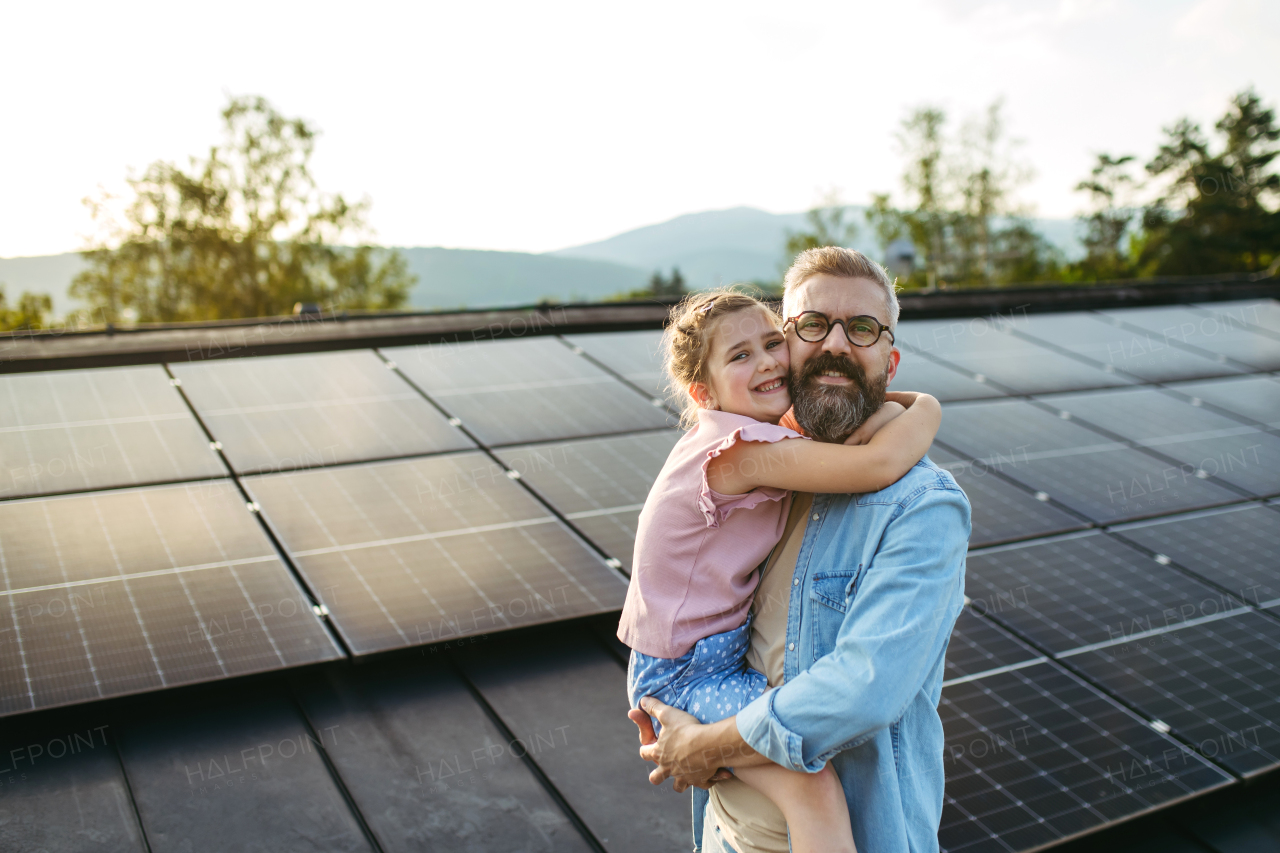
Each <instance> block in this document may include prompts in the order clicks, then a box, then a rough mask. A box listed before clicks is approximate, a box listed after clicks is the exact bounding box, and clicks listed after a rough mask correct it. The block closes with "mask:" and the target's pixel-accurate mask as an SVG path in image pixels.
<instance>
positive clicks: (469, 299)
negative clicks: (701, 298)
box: [400, 248, 650, 309]
mask: <svg viewBox="0 0 1280 853" xmlns="http://www.w3.org/2000/svg"><path fill="white" fill-rule="evenodd" d="M400 251H401V252H402V253H404V255H405V259H406V260H407V261H408V262H409V270H410V271H411V272H413V273H414V274H416V275H417V276H418V284H417V286H416V287H415V288H414V289H413V292H412V293H411V294H410V296H409V302H410V304H411V305H413V307H414V308H425V309H432V308H461V307H467V308H489V307H494V306H500V305H528V304H531V303H534V302H538V301H539V300H541V299H552V300H559V301H564V302H571V301H574V302H576V301H583V302H588V301H595V300H599V299H603V298H604V297H606V296H612V295H614V294H617V293H623V292H625V291H628V290H634V289H636V288H639V287H643V286H644V285H645V283H646V282H648V280H649V275H650V273H649V272H648V271H647V270H644V269H641V268H638V267H632V266H626V265H624V264H619V263H610V262H609V261H604V260H594V259H583V258H566V257H556V256H554V255H534V254H529V253H527V252H491V251H485V250H480V249H440V248H402V249H400Z"/></svg>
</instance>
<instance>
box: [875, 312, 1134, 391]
mask: <svg viewBox="0 0 1280 853" xmlns="http://www.w3.org/2000/svg"><path fill="white" fill-rule="evenodd" d="M1020 322H1022V321H1021V320H1020V319H1018V318H1013V319H1010V318H1003V317H1001V318H988V317H975V318H972V319H967V320H964V321H961V320H955V321H947V320H912V321H910V322H905V323H901V324H899V326H898V332H897V344H898V347H899V348H900V349H902V350H903V352H904V354H906V353H923V354H927V355H928V356H930V357H931V358H933V359H934V360H937V361H943V362H948V363H951V364H954V365H957V366H959V367H961V368H963V369H965V370H967V371H969V372H970V373H972V374H977V375H981V376H983V377H985V378H986V379H989V380H993V381H995V382H997V383H999V384H1000V385H1001V386H1003V387H1005V388H1009V389H1011V390H1013V391H1014V392H1015V393H1018V394H1046V393H1051V392H1054V391H1076V390H1082V389H1086V388H1109V387H1115V386H1121V385H1131V384H1133V380H1132V379H1129V378H1126V377H1124V376H1121V375H1120V374H1118V373H1107V372H1106V371H1104V370H1102V369H1101V368H1100V367H1097V366H1095V365H1094V363H1093V362H1092V361H1091V360H1084V359H1080V358H1074V357H1071V356H1069V355H1064V354H1063V353H1061V352H1059V351H1058V350H1056V349H1053V348H1050V347H1047V346H1043V345H1040V344H1036V343H1032V342H1031V341H1030V340H1028V339H1026V338H1022V337H1019V336H1017V335H1014V334H1011V333H1010V331H1009V329H1017V328H1018V324H1019V323H1020Z"/></svg>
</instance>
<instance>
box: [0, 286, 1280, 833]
mask: <svg viewBox="0 0 1280 853" xmlns="http://www.w3.org/2000/svg"><path fill="white" fill-rule="evenodd" d="M659 341H660V334H659V333H657V332H624V333H602V334H592V335H574V336H568V337H566V338H557V337H553V336H551V337H539V338H528V339H517V340H507V341H496V342H479V343H469V344H452V345H439V346H424V347H398V348H393V349H387V350H383V351H375V350H355V351H348V352H341V353H327V354H313V355H299V356H274V357H266V358H234V359H226V360H221V361H210V362H203V363H191V364H174V365H170V366H167V367H162V366H154V367H141V368H104V369H97V370H90V371H65V372H56V373H45V374H27V375H22V376H5V377H0V395H3V396H4V397H5V398H6V399H7V401H8V404H7V405H6V406H4V407H0V408H2V410H3V411H2V413H0V451H3V453H4V459H5V461H6V463H9V462H10V460H15V461H14V462H13V463H11V464H8V465H6V466H5V468H6V469H7V470H6V472H5V476H6V482H5V483H4V488H3V489H2V490H0V572H2V577H3V581H4V584H5V593H6V598H7V600H8V607H7V608H6V607H0V635H3V642H0V715H12V714H19V713H23V712H28V711H32V710H39V709H47V708H51V707H53V706H58V705H73V704H78V703H85V702H92V701H93V700H97V699H101V698H107V697H111V696H120V695H123V694H130V693H141V692H146V691H154V690H159V689H162V688H165V687H173V686H178V685H184V684H192V683H195V682H202V681H215V680H219V679H223V678H229V677H233V676H237V675H244V674H249V673H263V672H268V671H272V670H288V671H290V672H297V671H299V670H298V668H299V667H303V666H305V665H307V664H313V663H321V662H324V661H330V660H335V659H339V658H343V657H345V656H348V655H355V656H360V655H367V654H372V653H375V652H383V651H388V650H392V649H397V648H405V647H410V646H424V647H426V648H425V649H424V657H422V658H399V659H396V660H399V661H401V663H395V662H393V661H386V662H384V663H383V664H371V665H370V667H369V668H361V669H360V670H350V671H348V670H346V669H334V668H320V669H316V668H311V669H307V670H305V671H302V674H301V675H299V676H297V677H296V678H293V679H292V680H290V681H289V682H288V686H280V687H265V688H263V689H262V690H261V691H259V693H258V694H256V695H255V698H254V700H253V702H252V703H250V704H249V705H245V704H241V705H234V704H227V703H226V702H223V700H222V699H220V698H217V697H216V696H215V697H214V698H212V699H210V698H207V697H208V696H213V694H189V695H188V694H165V695H166V696H176V698H172V699H171V700H166V699H153V700H151V701H153V702H154V705H152V706H142V707H146V711H145V713H142V714H141V715H139V717H138V718H137V719H133V718H129V719H127V720H125V721H122V722H120V723H119V725H118V726H117V728H116V729H113V731H118V738H117V740H116V741H115V746H114V747H113V749H116V750H117V751H118V755H119V761H120V762H121V765H120V766H121V767H123V768H124V769H126V770H127V771H128V773H129V779H130V782H129V783H128V784H127V785H126V784H125V783H124V782H123V777H122V776H120V775H119V769H118V768H117V769H113V767H114V766H115V765H111V763H110V762H108V763H107V764H103V763H102V762H101V760H100V759H99V756H100V755H101V753H96V752H94V751H93V750H92V748H90V749H89V750H87V751H83V752H84V756H83V758H77V760H76V763H75V764H62V765H56V771H57V772H54V771H53V770H48V771H45V770H42V771H41V773H48V774H51V775H40V774H35V778H37V779H39V780H43V781H39V786H38V787H33V788H30V789H27V793H26V794H24V796H26V797H27V799H26V800H25V801H24V802H25V803H26V804H27V806H26V807H27V808H28V809H29V810H30V811H31V812H32V813H33V814H45V815H47V816H48V820H46V821H45V822H44V824H42V826H41V828H40V832H42V833H44V835H43V836H41V838H40V839H38V840H37V839H35V837H34V836H32V835H30V834H29V833H30V830H21V831H19V830H13V832H18V834H17V835H13V836H12V838H17V839H18V841H17V842H13V845H14V846H15V848H17V847H22V846H28V847H30V846H46V847H51V848H52V847H57V846H59V843H60V842H59V840H58V839H59V835H58V833H66V834H65V836H62V838H63V840H62V842H61V843H62V844H64V846H65V844H66V843H67V841H66V839H70V838H74V837H75V835H74V833H75V832H76V829H75V827H74V826H73V822H70V821H67V820H63V819H62V818H59V817H57V816H56V810H55V809H54V807H53V805H52V804H53V803H55V802H56V798H55V794H56V793H57V792H59V791H61V792H63V793H62V796H65V795H66V794H65V792H66V791H67V790H70V789H75V790H77V791H84V792H85V794H84V798H83V809H84V810H85V811H84V813H85V814H98V813H101V821H100V824H101V826H102V827H103V829H102V833H103V838H111V839H115V841H114V842H112V843H115V844H116V845H117V847H118V848H119V849H137V848H139V847H140V846H141V844H140V842H141V839H142V836H145V837H146V843H147V844H148V845H149V846H150V849H170V848H175V849H176V848H180V847H181V846H182V845H183V844H187V843H194V840H195V839H198V838H200V837H202V836H207V835H208V834H211V833H215V832H218V831H224V832H228V831H229V832H231V833H232V834H234V835H236V836H237V837H240V836H243V837H244V838H246V839H248V838H254V839H257V842H255V843H267V841H269V846H272V848H273V849H295V848H300V847H302V846H306V845H307V844H318V843H321V841H320V840H319V839H324V841H323V843H324V844H327V845H330V846H332V845H333V844H338V845H339V846H342V847H343V848H344V849H374V847H380V848H381V849H384V850H391V849H412V848H413V847H414V845H418V846H420V844H421V843H422V840H423V839H426V838H430V839H433V840H436V841H438V842H439V843H441V844H446V845H449V844H456V843H458V839H459V838H463V837H465V838H467V839H469V840H468V841H466V845H468V846H470V847H471V848H474V849H488V848H490V847H497V846H502V847H511V846H523V847H527V848H528V849H546V850H551V849H606V850H611V851H614V850H618V851H621V850H633V849H634V850H647V849H656V848H659V847H671V846H674V845H676V844H680V845H683V844H685V843H687V831H688V827H687V804H686V803H685V802H684V801H683V800H679V801H677V800H676V799H675V798H671V797H670V795H669V794H665V795H664V793H663V792H660V791H656V790H654V789H651V788H650V787H649V786H648V785H647V783H646V782H644V780H643V765H642V764H640V763H639V762H638V759H636V758H635V756H634V747H633V745H632V744H633V741H632V740H631V738H633V737H634V731H633V729H632V728H631V727H630V723H628V722H627V721H626V720H625V718H624V717H623V713H624V712H625V700H624V698H623V687H622V663H623V657H622V655H621V653H619V652H618V651H617V650H616V648H615V647H614V646H613V645H611V644H609V643H607V642H606V643H600V642H599V641H598V640H596V639H588V638H589V637H591V633H592V631H594V630H595V629H594V628H588V627H583V626H584V625H585V624H586V623H583V622H581V621H578V622H574V623H572V625H571V626H564V625H550V626H544V627H542V628H531V627H527V626H533V625H535V624H538V623H551V622H565V620H569V619H575V618H576V619H579V620H580V619H581V617H588V616H591V615H593V614H608V613H611V612H616V610H617V609H618V608H619V607H620V605H621V602H622V598H623V595H624V593H625V589H626V586H625V584H626V581H625V573H626V572H627V571H628V570H629V568H630V563H631V552H632V548H633V546H634V537H635V528H636V521H637V518H638V515H639V510H640V507H641V506H642V505H643V503H644V500H645V497H646V496H647V493H648V489H649V487H650V485H651V483H652V482H653V479H654V477H655V476H656V475H657V473H658V471H659V470H660V468H661V466H662V463H663V461H664V460H665V458H666V456H667V454H668V453H669V451H670V449H671V447H672V445H673V444H674V442H675V441H676V439H677V438H678V435H679V434H678V432H676V431H675V430H674V429H673V428H672V427H673V426H674V417H673V403H674V401H673V400H670V399H668V398H667V397H666V394H667V391H666V389H665V388H664V386H663V383H662V382H661V373H660V364H659V359H658V354H659V352H658V347H659ZM898 341H899V344H900V346H901V349H902V351H903V359H902V364H901V370H900V373H899V377H898V378H897V379H896V380H895V385H897V386H898V387H904V388H911V389H913V390H923V391H928V392H930V393H933V394H935V395H936V396H938V397H939V398H940V399H942V400H943V401H944V404H945V405H944V419H943V428H942V430H941V432H940V433H939V436H938V440H937V442H936V444H935V446H934V448H933V450H932V451H931V453H930V455H931V457H932V458H933V459H934V461H935V462H937V463H938V464H940V465H942V466H943V467H945V468H947V469H949V470H951V471H952V472H953V474H954V475H955V476H956V478H957V480H958V481H959V482H960V484H961V485H962V487H963V488H964V489H965V491H966V493H967V494H968V496H969V498H970V501H971V503H972V506H973V536H972V539H971V542H970V547H971V554H970V558H969V565H968V572H967V585H966V594H967V597H968V599H969V602H968V604H969V606H968V607H966V609H965V611H964V612H963V614H962V615H961V618H960V621H959V623H958V624H957V626H956V629H955V631H954V633H953V637H952V642H951V646H950V648H949V650H948V655H947V667H946V674H945V676H944V677H945V679H946V681H945V684H944V689H943V694H942V704H941V714H942V717H943V722H944V727H945V731H946V742H947V751H946V756H945V758H946V771H947V796H946V803H945V810H944V817H943V825H942V829H941V835H940V842H941V845H942V847H943V849H945V850H948V851H954V850H966V851H986V850H1024V849H1032V848H1038V847H1040V846H1043V845H1046V844H1051V843H1053V842H1055V841H1058V840H1061V839H1065V838H1068V837H1072V836H1075V835H1078V834H1080V833H1082V832H1087V831H1089V830H1092V829H1095V828H1097V827H1100V826H1103V825H1105V824H1107V823H1109V822H1111V821H1115V820H1120V819H1125V818H1129V817H1133V816H1136V815H1139V814H1142V813H1145V812H1147V811H1150V810H1152V809H1157V808H1162V807H1165V806H1168V805H1170V804H1172V803H1175V802H1178V801H1179V800H1181V799H1184V798H1187V797H1191V796H1196V795H1198V794H1201V793H1204V792H1206V791H1209V790H1213V789H1215V788H1218V787H1220V786H1223V785H1228V784H1231V783H1232V782H1233V781H1234V780H1237V779H1243V778H1246V777H1253V776H1256V775H1259V774H1262V773H1265V772H1267V771H1269V770H1271V769H1274V768H1275V767H1277V766H1280V568H1278V564H1277V563H1276V560H1275V554H1276V553H1280V501H1277V500H1276V498H1277V496H1278V495H1280V475H1278V474H1277V471H1280V434H1278V433H1277V428H1278V427H1280V379H1278V378H1277V377H1276V376H1275V375H1273V374H1271V373H1268V372H1267V371H1271V370H1276V369H1277V368H1280V358H1277V353H1280V306H1278V305H1277V304H1276V303H1273V302H1269V301H1255V302H1247V303H1226V304H1208V305H1200V306H1173V307H1169V308H1159V309H1141V310H1135V311H1130V310H1120V311H1112V312H1081V313H1076V314H1060V315H1039V316H1034V315H1033V316H1010V317H996V318H976V319H962V320H955V321H950V320H941V321H907V322H903V323H902V324H901V326H900V328H899V334H898ZM513 628H524V630H522V631H520V632H518V633H515V634H509V635H505V636H503V637H497V636H495V635H496V634H497V633H498V632H506V631H508V630H509V629H513ZM607 634H608V629H607V628H603V629H602V635H601V636H606V635H607ZM458 640H465V641H466V642H465V644H464V645H465V650H463V651H459V652H452V651H450V650H452V649H454V648H455V647H456V646H457V645H459V644H458V643H456V642H455V641H458ZM437 654H438V655H439V656H438V657H437V656H436V655H437ZM409 660H413V661H416V663H413V664H412V667H414V668H413V669H412V675H411V676H409V675H406V674H405V673H406V672H408V671H409V670H407V669H405V667H407V666H410V665H409V664H406V663H403V661H409ZM270 684H279V685H284V684H285V682H284V681H283V680H279V681H278V682H276V681H273V682H270ZM273 691H274V692H273ZM197 696H204V697H206V698H197ZM184 697H186V698H184ZM219 702H222V704H219ZM250 705H251V707H250ZM85 707H87V708H88V709H90V710H89V711H86V712H85V713H88V714H90V715H92V713H93V712H92V709H93V708H95V707H98V706H96V705H88V706H85ZM55 713H57V714H61V713H72V712H71V711H67V712H62V711H59V712H52V711H44V712H43V713H42V714H40V715H35V716H33V717H29V719H30V720H33V721H34V723H33V725H34V724H37V723H39V722H40V721H41V720H48V721H49V722H48V723H47V725H48V726H54V725H55V723H54V722H53V721H54V720H55V718H54V717H51V716H48V715H50V714H55ZM77 713H78V712H77ZM57 719H58V720H61V719H62V718H57ZM442 720H444V721H447V722H441V721H442ZM57 725H61V723H60V722H59V723H57ZM36 727H37V728H39V726H38V725H37V726H36ZM197 732H198V734H195V733H197ZM24 737H25V735H24ZM33 737H34V736H33ZM32 742H35V741H34V740H33V741H32ZM286 742H293V743H296V744H297V750H296V751H295V752H292V753H291V754H290V758H288V759H283V760H282V759H281V756H280V754H278V751H279V750H280V749H281V748H283V745H284V744H285V743H286ZM517 742H519V743H522V744H525V745H526V748H525V750H524V754H522V755H517V754H516V753H515V751H514V750H513V749H512V747H513V746H514V745H515V744H516V743H517ZM50 743H52V741H50ZM193 743H195V744H196V745H195V746H193V745H192V744H193ZM262 744H269V745H272V749H274V750H277V752H276V753H272V755H274V758H269V757H268V756H267V754H266V753H264V752H262V747H261V745H262ZM530 744H532V745H534V748H529V745H530ZM248 746H252V747H253V748H254V750H257V752H256V753H254V750H247V749H246V747H248ZM498 747H501V750H499V749H498ZM477 750H479V753H478V752H477ZM249 753H254V755H256V758H255V759H254V760H256V761H258V763H259V765H260V766H251V765H250V764H248V763H247V762H248V761H249V759H245V758H243V757H242V758H241V762H240V764H239V765H238V766H237V767H238V769H233V768H232V766H231V763H230V758H228V756H230V757H231V758H234V757H235V756H236V755H237V754H239V755H241V756H243V755H245V754H249ZM477 754H480V755H481V756H482V757H481V758H476V757H475V756H476V755H477ZM294 755H296V759H295V758H294V757H293V756H294ZM468 756H469V758H468V760H470V761H471V764H472V765H473V766H472V767H471V768H470V769H468V768H467V767H465V766H464V765H465V761H464V758H465V757H468ZM500 756H502V758H501V759H500ZM273 761H274V762H276V763H274V764H273V763H272V762H273ZM282 761H283V763H281V762H282ZM483 761H487V762H488V763H487V764H485V766H484V767H483V768H482V767H481V766H480V762H483ZM224 764H225V765H226V766H223V765H224ZM193 768H195V769H193ZM472 771H475V772H474V773H473V772H472ZM481 771H483V772H481ZM584 771H585V772H584ZM193 773H195V774H196V775H195V776H192V774H193ZM237 773H243V774H245V775H244V776H242V777H239V778H241V779H249V778H250V777H251V776H252V778H253V781H254V784H253V785H245V786H244V787H235V788H234V789H233V788H231V786H230V785H227V787H226V790H229V791H232V793H228V794H225V795H224V794H218V795H217V796H220V797H221V799H219V800H216V801H215V800H212V799H208V798H209V797H210V796H213V792H215V791H221V790H224V789H223V788H222V787H220V786H223V785H224V784H226V783H223V782H222V781H218V780H221V779H222V778H223V776H226V777H228V778H232V779H233V781H234V778H233V777H236V774H237ZM255 773H256V774H257V775H254V774H255ZM177 774H181V776H178V775H177ZM171 777H175V778H182V779H185V780H186V783H184V784H186V785H187V787H186V788H181V789H178V788H176V787H175V786H173V785H172V784H169V783H167V782H165V781H164V780H166V779H169V778H171ZM455 777H457V778H455ZM236 784H237V785H240V784H242V783H236ZM67 786H71V787H70V788H68V787H67ZM122 792H123V793H122ZM121 796H125V797H132V799H133V803H134V805H135V807H136V812H137V819H136V821H135V822H131V821H130V820H129V819H123V820H122V819H121V818H120V813H119V810H118V809H117V810H115V812H112V813H111V814H109V812H111V809H109V808H108V807H107V804H108V803H109V802H117V801H119V798H120V797H121ZM195 797H198V798H200V799H201V800H202V804H201V806H200V808H199V809H198V810H197V811H196V812H191V810H190V809H189V808H187V807H186V806H183V805H180V804H179V800H180V799H182V798H186V800H190V799H191V798H195ZM299 803H306V804H307V805H306V809H310V811H306V815H307V817H306V820H305V821H300V822H299V821H292V818H287V817H286V818H285V819H283V820H282V818H281V815H288V814H289V813H290V811H289V810H290V808H293V809H294V810H295V811H296V810H297V808H298V804H299ZM312 804H316V805H315V806H314V807H313V806H312ZM320 804H323V805H320ZM673 804H674V805H673ZM303 811H305V809H304V810H303ZM298 813H299V814H302V812H301V811H299V812H298ZM179 814H181V815H185V816H184V817H182V819H180V820H179V819H176V818H175V816H176V815H179ZM197 814H198V815H199V817H198V818H197V817H193V815H197ZM303 823H305V824H306V826H303V825H302V824H303ZM638 827H643V831H641V829H640V828H638ZM10 831H11V830H10V829H5V828H3V827H0V839H4V841H5V843H6V844H8V843H9V841H10V838H11V836H9V835H3V834H2V833H5V832H10ZM22 832H26V833H28V834H26V835H23V834H22ZM264 839H265V840H267V841H264Z"/></svg>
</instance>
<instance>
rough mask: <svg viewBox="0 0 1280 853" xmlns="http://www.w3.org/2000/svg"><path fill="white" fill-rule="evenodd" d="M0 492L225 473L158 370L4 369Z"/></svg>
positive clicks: (13, 493) (133, 483) (6, 494)
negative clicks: (18, 371) (6, 371)
mask: <svg viewBox="0 0 1280 853" xmlns="http://www.w3.org/2000/svg"><path fill="white" fill-rule="evenodd" d="M0 400H3V401H4V402H5V403H6V405H2V406H0V458H3V459H4V460H5V465H4V469H3V472H0V476H3V480H0V499H3V498H15V497H29V496H34V495H42V494H61V493H70V492H78V491H91V490H94V489H103V488H112V487H120V486H139V485H147V484H152V483H164V482H175V481H181V480H200V479H209V478H213V477H224V476H226V474H227V470H226V469H225V468H224V467H223V465H222V463H221V461H220V460H219V459H218V457H217V455H216V454H215V453H213V452H212V451H211V450H210V448H209V439H208V438H207V437H206V436H205V433H204V431H203V430H202V429H201V428H200V424H199V422H198V421H197V420H196V419H195V417H194V416H193V415H192V414H191V410H190V409H188V408H187V405H186V403H185V402H184V401H183V399H182V396H181V395H180V394H179V393H178V392H177V391H175V390H174V388H173V387H172V386H171V385H170V381H169V376H168V375H167V374H166V373H165V372H164V369H163V368H161V367H158V366H154V365H148V366H144V367H109V368H96V369H94V370H65V371H53V372H47V373H22V374H11V375H7V376H0Z"/></svg>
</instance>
